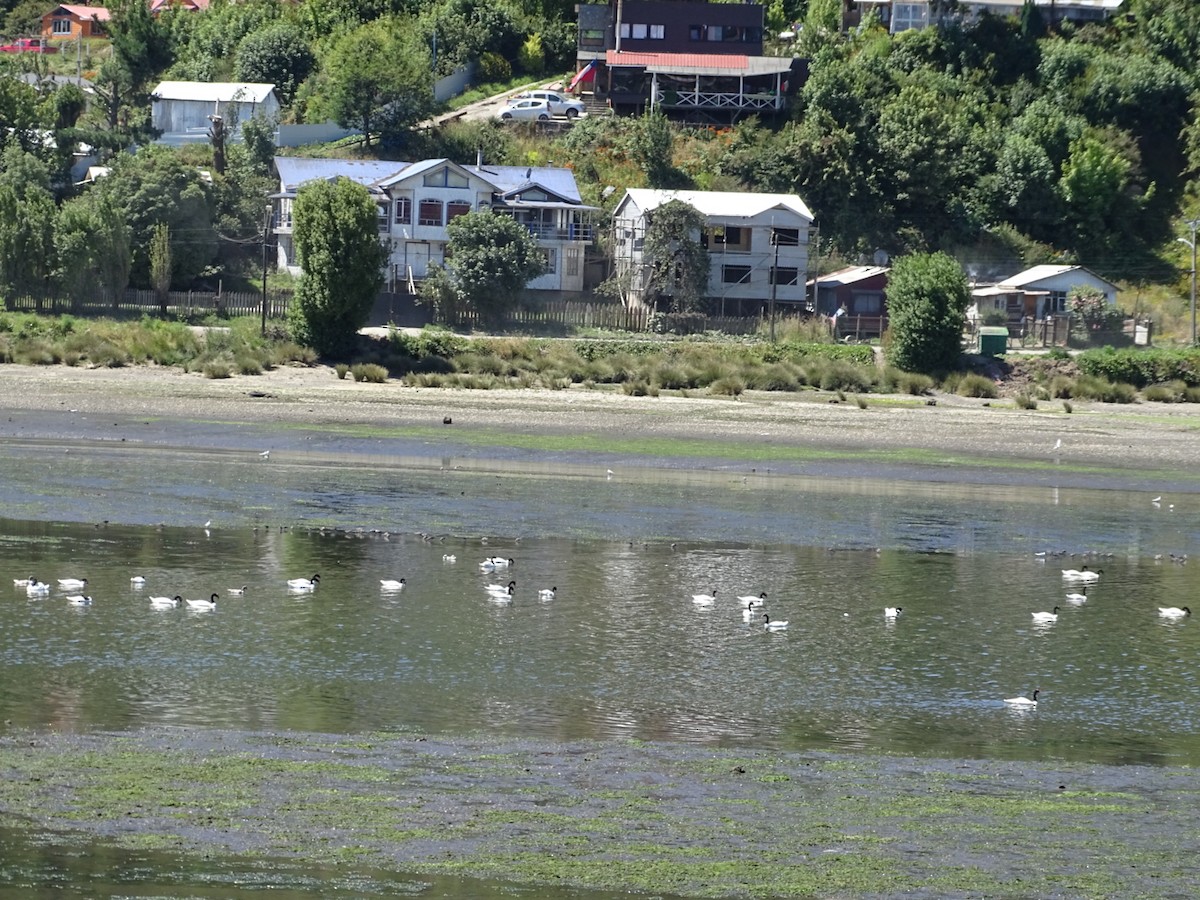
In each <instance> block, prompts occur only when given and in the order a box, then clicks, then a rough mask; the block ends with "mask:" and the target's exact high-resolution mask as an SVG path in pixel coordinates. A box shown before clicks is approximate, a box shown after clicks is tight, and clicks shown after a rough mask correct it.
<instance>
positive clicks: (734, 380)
mask: <svg viewBox="0 0 1200 900" xmlns="http://www.w3.org/2000/svg"><path fill="white" fill-rule="evenodd" d="M745 390H746V384H745V382H743V381H742V379H740V378H738V377H737V376H736V375H726V376H724V377H722V378H718V379H717V380H716V381H714V382H713V383H712V384H710V385H709V386H708V391H709V393H710V394H716V395H718V396H721V397H740V396H741V394H742V392H743V391H745Z"/></svg>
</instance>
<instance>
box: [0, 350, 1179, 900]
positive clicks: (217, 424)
mask: <svg viewBox="0 0 1200 900" xmlns="http://www.w3.org/2000/svg"><path fill="white" fill-rule="evenodd" d="M0 396H3V397H4V398H5V399H4V400H3V402H0V413H2V414H3V417H4V418H6V419H8V424H7V428H6V431H5V436H4V437H3V438H0V441H10V442H20V441H38V440H56V441H62V442H65V443H67V444H69V445H71V446H72V447H74V446H79V447H80V449H81V450H82V451H84V452H86V451H87V446H88V445H89V444H92V443H94V442H96V441H103V442H105V443H106V445H107V446H113V443H115V442H117V441H119V440H123V438H119V439H118V438H114V437H113V436H112V434H111V433H110V432H109V431H108V430H107V429H109V428H110V426H111V425H113V424H116V423H115V422H114V421H113V420H114V419H117V418H120V419H121V420H122V421H124V420H133V419H135V418H136V419H137V420H138V421H139V422H145V423H146V425H147V426H148V431H149V432H150V433H152V434H153V435H155V436H156V437H155V438H152V440H157V441H161V442H163V443H164V444H169V443H170V442H171V441H172V431H173V423H178V422H180V421H188V422H192V423H211V427H212V428H213V429H214V430H216V431H218V432H219V434H218V435H217V438H216V439H217V440H218V441H226V442H228V443H229V445H230V446H233V445H234V443H235V439H236V438H237V436H238V435H239V434H241V435H244V434H245V433H248V432H253V433H254V434H255V435H256V436H258V435H261V434H263V433H268V434H270V435H271V436H272V439H273V440H275V441H278V443H276V444H274V445H273V450H274V451H275V452H273V455H272V460H273V461H274V460H275V459H276V458H277V457H279V458H283V459H286V458H287V453H288V452H296V453H298V454H299V453H302V452H304V451H303V444H301V443H300V442H301V440H302V438H300V437H298V436H297V435H298V434H300V433H301V432H302V431H305V430H308V429H314V428H315V429H325V430H328V431H330V432H334V433H337V434H340V435H343V436H346V437H347V443H348V445H349V446H351V451H350V452H357V453H364V454H369V453H373V452H377V451H376V450H374V449H373V448H374V447H375V446H376V445H377V442H378V438H379V436H381V435H389V434H404V435H410V436H411V435H416V436H418V437H420V438H421V439H423V440H425V441H427V442H428V443H429V445H430V447H431V448H432V449H431V450H430V453H431V454H436V453H438V452H439V449H438V448H439V447H441V446H443V445H444V444H446V442H455V443H457V444H467V445H470V446H472V447H474V448H477V449H478V450H479V452H481V453H483V454H487V453H490V452H497V453H498V452H499V448H511V447H524V448H528V449H530V450H532V451H533V452H538V451H540V450H543V449H545V448H550V449H549V450H546V452H547V453H548V454H549V453H556V454H561V453H562V452H564V451H565V452H568V453H573V452H578V453H579V454H581V455H583V454H594V453H596V452H604V451H605V450H606V449H607V450H609V451H618V450H619V452H621V453H622V454H625V456H626V457H627V458H628V460H629V464H630V465H634V466H635V465H637V464H638V460H639V458H648V457H655V458H670V459H671V460H672V462H673V464H674V465H678V466H680V467H684V468H686V467H688V466H700V467H703V466H705V465H708V464H709V462H708V461H707V458H706V457H705V454H704V448H706V447H707V448H717V449H719V450H720V453H721V454H727V453H728V454H741V456H740V457H738V458H740V459H741V460H743V461H744V462H748V463H753V461H754V460H757V459H771V458H775V459H793V460H794V459H798V458H803V457H804V455H805V454H809V455H815V454H828V455H829V456H830V457H831V458H846V459H856V458H862V459H865V460H867V461H868V463H867V464H868V465H870V464H872V462H878V461H880V460H884V459H888V460H892V461H894V462H896V463H897V466H893V467H892V468H891V469H889V473H896V474H895V477H898V478H900V479H901V480H903V479H905V478H911V479H913V480H919V479H921V478H924V477H927V474H928V472H930V471H940V470H942V469H944V468H947V467H949V468H954V467H961V468H963V469H969V468H970V466H971V462H972V461H973V460H974V461H978V462H979V464H980V466H981V469H986V466H987V465H989V464H997V465H998V464H1006V465H1009V466H1011V467H1012V471H1013V472H1015V473H1016V474H1015V475H1014V477H1015V478H1017V479H1018V480H1020V481H1024V482H1027V483H1031V484H1033V483H1040V482H1039V479H1043V478H1044V477H1045V474H1046V472H1047V471H1059V472H1062V471H1075V472H1101V471H1103V472H1105V473H1107V476H1106V477H1108V478H1109V480H1110V483H1111V484H1112V485H1113V486H1127V485H1128V484H1129V483H1132V482H1134V481H1135V480H1137V479H1142V478H1145V477H1146V475H1147V473H1151V474H1152V475H1156V477H1161V478H1163V479H1168V478H1173V479H1175V481H1176V482H1177V489H1179V490H1184V491H1190V492H1200V480H1197V479H1195V478H1192V477H1191V476H1189V475H1188V474H1187V472H1188V469H1189V467H1190V466H1191V464H1192V463H1193V462H1194V456H1195V446H1196V431H1197V428H1200V407H1198V406H1197V405H1196V404H1194V403H1187V402H1182V403H1172V404H1159V403H1154V404H1149V403H1139V404H1132V405H1131V404H1119V405H1118V404H1109V403H1102V402H1096V401H1083V402H1079V403H1077V404H1076V405H1075V407H1074V410H1073V412H1072V413H1069V414H1068V413H1066V412H1064V411H1062V410H1061V409H1051V408H1048V406H1047V405H1045V404H1043V405H1040V406H1039V407H1038V408H1036V409H1029V408H1022V407H1021V406H1020V405H1018V404H1016V403H1015V402H1013V401H1011V400H1009V401H1005V400H999V401H989V400H987V399H983V398H971V397H963V396H959V395H956V394H945V393H940V392H933V393H931V394H930V395H929V396H928V397H927V398H926V397H914V396H911V395H905V394H887V395H871V397H870V398H869V402H868V403H867V405H866V407H865V408H861V407H860V405H859V404H857V403H855V402H845V401H843V400H842V399H841V398H840V397H839V395H838V392H837V390H820V389H819V388H818V389H815V390H805V391H799V392H788V393H782V392H768V391H755V390H745V391H743V392H742V393H740V394H739V395H737V396H729V395H718V396H711V395H707V394H705V395H682V394H678V393H675V394H669V393H665V392H664V393H660V395H659V396H657V397H654V396H637V395H634V394H630V393H626V392H624V391H622V390H620V389H619V388H615V387H607V388H604V387H595V386H594V387H586V386H584V385H573V386H571V387H569V388H564V389H562V390H537V389H524V390H521V389H512V388H504V389H494V390H479V389H476V390H468V389H463V388H437V389H432V388H427V387H417V386H412V385H407V384H404V383H401V382H398V381H395V380H390V379H389V380H388V381H387V382H386V383H383V384H376V383H371V382H369V381H364V382H356V381H354V380H353V379H351V378H339V377H338V373H337V371H336V369H335V368H333V367H331V366H325V365H319V364H316V363H310V364H305V365H289V364H279V365H274V366H272V367H271V368H268V369H264V370H263V372H262V374H261V375H257V376H233V377H229V378H208V377H204V375H203V374H202V373H201V372H200V371H198V370H195V369H193V370H192V371H190V372H189V371H185V369H184V368H182V367H178V366H163V365H136V366H119V367H109V366H96V367H91V368H89V367H84V366H82V365H79V366H69V365H49V366H46V365H23V364H17V363H13V364H9V365H0ZM926 399H935V400H936V401H937V404H936V405H935V406H929V405H926V402H925V400H926ZM832 401H837V402H832ZM446 419H450V420H451V422H450V423H449V424H444V423H445V420H446ZM151 423H153V424H151ZM256 439H257V437H256ZM289 441H293V442H294V443H293V444H292V445H290V446H293V447H294V450H292V451H289V443H288V442H289ZM1058 442H1061V443H1058ZM489 448H491V449H489ZM901 463H903V465H900V464H901ZM497 465H503V460H501V461H499V462H498V463H497ZM889 477H891V476H890V475H889ZM0 773H3V778H0V813H2V814H3V815H4V816H5V818H6V820H8V821H10V822H12V823H23V825H22V827H23V828H24V829H25V830H27V831H29V832H31V833H34V832H37V833H41V832H50V833H53V834H54V839H55V840H56V841H63V842H66V843H68V844H71V843H78V844H79V845H81V846H86V845H88V844H90V843H91V842H92V841H97V840H98V841H102V842H106V843H112V844H115V845H117V846H119V847H122V848H127V849H130V850H153V849H164V850H174V851H178V852H181V853H184V854H203V855H213V854H227V855H230V856H236V857H239V858H252V859H259V860H269V859H272V858H287V859H292V860H296V859H303V860H305V861H308V862H311V863H313V864H316V865H321V866H330V867H338V868H344V869H350V870H353V869H358V868H363V867H384V868H387V869H389V870H392V869H394V870H396V871H397V872H402V873H405V872H411V873H416V874H426V875H429V876H434V875H441V874H453V875H461V876H468V877H478V878H485V879H489V880H500V881H508V882H513V883H519V884H526V885H557V886H577V887H588V888H595V889H601V890H613V891H640V892H650V893H663V892H669V893H672V894H675V895H684V896H692V897H812V896H855V897H867V896H896V895H899V894H902V893H909V892H916V893H922V894H923V895H926V896H1012V897H1017V896H1020V897H1027V896H1066V897H1074V896H1079V897H1082V896H1145V897H1155V896H1163V897H1165V896H1180V895H1186V894H1192V893H1195V892H1196V890H1197V888H1198V886H1200V885H1198V884H1197V882H1198V881H1200V874H1198V873H1197V872H1196V870H1195V868H1194V867H1192V866H1191V864H1190V863H1188V862H1187V861H1186V860H1184V861H1182V862H1181V861H1180V860H1181V858H1180V857H1179V855H1178V853H1177V852H1176V851H1175V850H1174V849H1172V848H1177V847H1178V846H1180V842H1181V841H1186V838H1187V836H1190V835H1192V834H1195V833H1196V830H1197V828H1198V827H1200V821H1197V819H1198V817H1200V803H1198V802H1197V800H1198V799H1200V796H1198V795H1200V783H1198V782H1197V781H1196V775H1195V773H1194V772H1193V771H1192V770H1191V769H1188V768H1185V767H1167V766H1164V767H1161V768H1152V767H1144V766H1101V765H1082V764H1074V763H1061V764H1060V763H1058V762H1056V761H1054V760H1052V759H1051V760H1047V761H1046V762H1042V763H1035V764H1030V763H1020V762H1011V761H1000V760H969V759H966V760H965V759H933V758H930V759H924V758H922V759H913V758H901V757H888V756H877V755H867V754H858V753H854V752H846V753H842V754H823V753H803V752H796V753H776V752H772V751H759V750H754V749H744V748H743V749H732V748H716V747H703V746H696V745H677V744H653V743H641V742H628V743H621V742H607V743H605V742H595V743H555V742H522V741H517V740H511V739H493V738H489V737H479V738H446V737H440V736H436V735H409V734H361V735H360V734H351V735H313V734H296V733H290V732H284V733H272V732H225V731H217V730H180V729H170V728H161V729H147V730H144V731H138V732H134V733H120V732H118V733H104V734H73V733H68V732H30V731H25V730H21V729H15V728H13V726H12V725H11V723H6V724H5V726H4V727H3V728H0Z"/></svg>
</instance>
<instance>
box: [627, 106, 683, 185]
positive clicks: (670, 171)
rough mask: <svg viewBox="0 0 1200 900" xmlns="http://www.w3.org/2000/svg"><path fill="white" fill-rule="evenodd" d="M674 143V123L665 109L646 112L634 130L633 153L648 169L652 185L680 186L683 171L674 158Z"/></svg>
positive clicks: (635, 158) (647, 175)
mask: <svg viewBox="0 0 1200 900" xmlns="http://www.w3.org/2000/svg"><path fill="white" fill-rule="evenodd" d="M674 143H675V138H674V134H673V133H672V131H671V123H670V122H668V121H667V117H666V116H665V115H663V113H662V111H661V110H654V111H652V112H648V113H646V114H645V115H644V116H642V117H641V118H640V119H638V120H637V124H636V125H635V127H634V128H633V130H632V132H631V133H630V135H629V156H630V158H631V159H632V160H633V161H634V162H635V163H637V165H638V167H639V168H640V169H641V170H642V171H643V172H645V173H646V181H647V183H648V184H649V185H650V186H651V187H656V188H665V187H675V186H676V185H675V184H674V182H676V181H677V180H678V178H679V173H678V171H677V170H676V168H675V166H674V164H673V163H672V161H671V151H672V148H673V146H674Z"/></svg>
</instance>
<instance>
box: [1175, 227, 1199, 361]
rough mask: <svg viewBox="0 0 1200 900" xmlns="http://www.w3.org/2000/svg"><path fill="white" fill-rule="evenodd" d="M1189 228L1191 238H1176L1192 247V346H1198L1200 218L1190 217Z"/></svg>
mask: <svg viewBox="0 0 1200 900" xmlns="http://www.w3.org/2000/svg"><path fill="white" fill-rule="evenodd" d="M1187 226H1188V228H1189V229H1190V230H1191V232H1192V238H1191V240H1188V239H1187V238H1176V239H1175V240H1177V241H1178V242H1179V243H1181V244H1186V245H1187V246H1188V247H1190V248H1191V249H1192V346H1193V347H1195V346H1196V230H1197V229H1200V219H1189V220H1188V223H1187Z"/></svg>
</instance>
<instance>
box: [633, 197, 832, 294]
mask: <svg viewBox="0 0 1200 900" xmlns="http://www.w3.org/2000/svg"><path fill="white" fill-rule="evenodd" d="M672 200H679V201H681V202H683V203H686V204H687V205H688V206H691V207H692V208H693V209H695V210H696V211H697V212H699V213H700V214H701V215H702V216H703V217H704V230H703V232H702V233H701V234H698V235H696V236H695V239H696V240H698V241H700V242H701V243H702V244H703V245H704V246H705V248H706V249H707V250H708V259H709V273H708V294H709V296H710V297H711V298H714V299H720V300H721V301H722V305H723V301H725V300H755V301H767V300H770V299H772V298H774V299H775V300H777V301H778V302H781V303H803V302H804V301H805V297H806V294H807V284H806V283H807V280H808V241H809V228H810V227H811V225H812V222H813V216H812V213H811V212H809V210H808V207H807V206H805V205H804V201H803V200H801V199H800V198H799V197H797V196H796V195H795V194H753V193H744V192H735V191H664V190H652V189H649V188H630V189H629V190H627V191H626V192H625V196H624V197H622V198H621V200H620V202H619V203H618V204H617V206H616V208H615V209H614V211H613V229H614V232H615V233H614V241H613V261H614V263H615V265H616V273H617V276H618V280H619V281H620V282H621V283H622V291H623V298H622V299H623V300H624V301H625V302H626V303H627V304H643V303H645V302H647V300H648V299H650V298H648V297H647V296H646V288H647V280H648V276H649V266H648V265H647V264H646V262H645V260H644V258H643V255H642V248H643V244H644V242H645V237H646V229H647V227H649V225H650V221H651V220H652V219H653V218H654V210H656V209H658V207H660V206H662V205H664V204H666V203H669V202H670V201H672Z"/></svg>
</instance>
